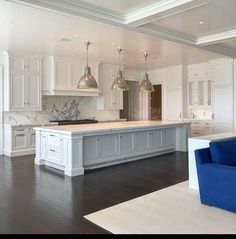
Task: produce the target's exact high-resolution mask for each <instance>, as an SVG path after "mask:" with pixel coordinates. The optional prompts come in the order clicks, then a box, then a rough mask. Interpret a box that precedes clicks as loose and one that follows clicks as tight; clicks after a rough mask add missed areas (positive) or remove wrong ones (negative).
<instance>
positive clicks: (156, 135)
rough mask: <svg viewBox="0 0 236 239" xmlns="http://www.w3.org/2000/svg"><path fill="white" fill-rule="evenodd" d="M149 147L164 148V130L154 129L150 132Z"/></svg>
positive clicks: (152, 148) (153, 148)
mask: <svg viewBox="0 0 236 239" xmlns="http://www.w3.org/2000/svg"><path fill="white" fill-rule="evenodd" d="M148 137H149V148H150V149H151V150H155V149H161V148H163V131H162V130H154V131H151V132H149V134H148Z"/></svg>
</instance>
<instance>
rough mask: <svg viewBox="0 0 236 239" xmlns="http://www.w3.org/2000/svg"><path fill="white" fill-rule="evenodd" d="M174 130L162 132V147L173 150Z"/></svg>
mask: <svg viewBox="0 0 236 239" xmlns="http://www.w3.org/2000/svg"><path fill="white" fill-rule="evenodd" d="M175 141H176V138H175V129H166V130H165V131H164V147H165V148H174V147H175Z"/></svg>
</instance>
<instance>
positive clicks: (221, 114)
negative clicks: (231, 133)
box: [213, 86, 233, 123]
mask: <svg viewBox="0 0 236 239" xmlns="http://www.w3.org/2000/svg"><path fill="white" fill-rule="evenodd" d="M213 114H214V119H213V122H215V123H233V89H232V87H227V86H225V87H224V86H214V89H213Z"/></svg>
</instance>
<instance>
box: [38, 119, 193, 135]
mask: <svg viewBox="0 0 236 239" xmlns="http://www.w3.org/2000/svg"><path fill="white" fill-rule="evenodd" d="M184 124H190V123H189V122H183V121H152V120H150V121H127V122H111V123H98V124H84V125H65V126H53V127H42V128H39V127H36V128H35V129H36V130H42V131H51V132H55V133H56V132H58V133H60V132H62V133H68V134H76V133H81V134H83V133H93V132H99V131H102V132H109V131H118V130H126V129H136V128H147V127H150V128H152V127H165V126H177V125H184Z"/></svg>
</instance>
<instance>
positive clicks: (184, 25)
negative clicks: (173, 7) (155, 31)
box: [153, 0, 236, 37]
mask: <svg viewBox="0 0 236 239" xmlns="http://www.w3.org/2000/svg"><path fill="white" fill-rule="evenodd" d="M224 1H225V2H227V1H228V0H224ZM235 2H236V1H235ZM231 10H232V9H231ZM200 22H201V23H202V24H200ZM153 23H154V24H155V25H158V26H162V27H165V28H168V29H170V30H174V31H176V32H179V33H184V34H186V35H190V36H192V37H199V36H203V35H210V34H213V33H216V32H221V31H225V30H229V29H234V28H235V27H236V11H235V12H233V11H230V9H227V10H226V9H224V8H223V7H222V6H219V5H217V4H215V3H214V2H209V3H208V4H204V5H200V6H197V7H195V8H193V9H188V10H185V11H182V12H178V13H175V14H173V15H171V16H168V17H164V18H161V19H159V20H156V21H154V22H153Z"/></svg>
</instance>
